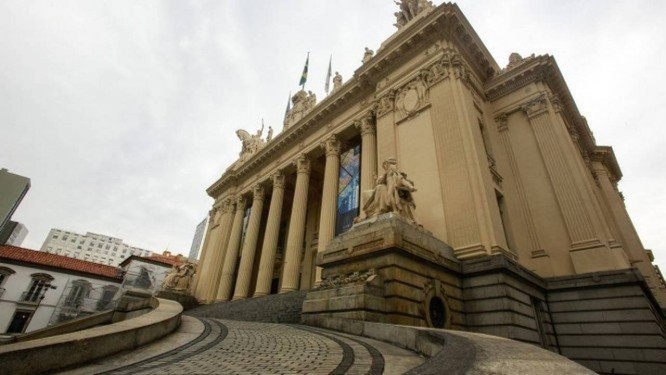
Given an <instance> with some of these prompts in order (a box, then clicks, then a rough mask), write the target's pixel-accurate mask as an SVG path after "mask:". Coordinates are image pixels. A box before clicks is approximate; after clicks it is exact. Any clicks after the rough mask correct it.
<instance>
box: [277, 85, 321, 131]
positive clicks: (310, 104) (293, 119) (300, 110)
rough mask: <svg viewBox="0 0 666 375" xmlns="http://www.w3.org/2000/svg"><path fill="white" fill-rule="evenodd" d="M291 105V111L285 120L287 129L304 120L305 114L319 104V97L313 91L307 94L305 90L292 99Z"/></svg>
mask: <svg viewBox="0 0 666 375" xmlns="http://www.w3.org/2000/svg"><path fill="white" fill-rule="evenodd" d="M291 103H292V106H291V109H290V110H289V112H287V115H286V116H285V118H284V128H285V129H288V128H289V127H290V126H292V125H294V124H295V123H297V122H298V120H300V119H302V118H303V117H304V116H305V114H307V113H308V112H310V110H311V109H312V108H314V106H315V105H316V104H317V96H316V95H315V94H314V93H313V92H312V91H308V92H305V90H299V91H298V92H297V93H296V94H294V96H292V97H291Z"/></svg>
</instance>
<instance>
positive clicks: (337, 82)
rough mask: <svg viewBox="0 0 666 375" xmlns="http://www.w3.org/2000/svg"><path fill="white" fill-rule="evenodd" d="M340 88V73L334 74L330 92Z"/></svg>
mask: <svg viewBox="0 0 666 375" xmlns="http://www.w3.org/2000/svg"><path fill="white" fill-rule="evenodd" d="M340 87H342V76H341V75H340V73H338V72H335V76H334V77H333V91H331V93H334V92H335V91H337V90H338V89H340Z"/></svg>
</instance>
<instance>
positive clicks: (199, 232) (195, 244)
mask: <svg viewBox="0 0 666 375" xmlns="http://www.w3.org/2000/svg"><path fill="white" fill-rule="evenodd" d="M207 225H208V218H207V217H206V218H204V219H203V220H202V221H201V222H200V223H199V225H197V228H196V229H195V230H194V237H193V238H192V246H191V247H190V253H189V255H188V257H187V258H188V259H189V260H190V261H192V262H194V261H196V260H197V259H199V251H200V250H201V246H202V245H203V236H204V233H206V226H207Z"/></svg>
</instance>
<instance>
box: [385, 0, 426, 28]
mask: <svg viewBox="0 0 666 375" xmlns="http://www.w3.org/2000/svg"><path fill="white" fill-rule="evenodd" d="M394 2H395V3H396V5H398V6H400V12H395V13H393V14H394V15H395V26H396V27H397V28H398V29H399V28H401V27H403V26H405V24H407V22H409V21H411V20H412V19H414V17H416V16H417V15H419V14H420V13H421V12H423V11H424V10H428V9H432V8H433V5H432V1H427V0H400V1H399V2H398V1H394Z"/></svg>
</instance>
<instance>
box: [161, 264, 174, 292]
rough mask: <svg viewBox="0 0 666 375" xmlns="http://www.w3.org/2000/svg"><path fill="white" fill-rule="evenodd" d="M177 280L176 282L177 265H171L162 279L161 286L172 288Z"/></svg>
mask: <svg viewBox="0 0 666 375" xmlns="http://www.w3.org/2000/svg"><path fill="white" fill-rule="evenodd" d="M177 282H178V267H176V265H174V266H173V267H171V270H170V271H169V274H168V275H167V276H166V277H165V278H164V281H163V282H162V288H165V289H173V288H174V287H175V286H176V283H177Z"/></svg>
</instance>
